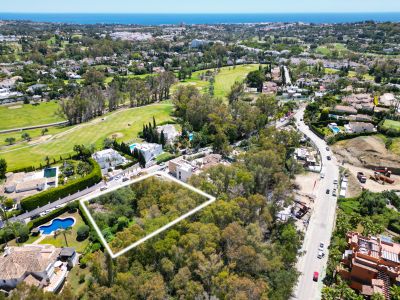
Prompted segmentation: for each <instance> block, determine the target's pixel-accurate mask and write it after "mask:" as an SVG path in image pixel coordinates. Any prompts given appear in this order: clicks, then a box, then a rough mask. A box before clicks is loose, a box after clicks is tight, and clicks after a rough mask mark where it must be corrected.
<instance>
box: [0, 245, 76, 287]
mask: <svg viewBox="0 0 400 300" xmlns="http://www.w3.org/2000/svg"><path fill="white" fill-rule="evenodd" d="M68 249H71V250H70V251H68V253H67V254H65V255H64V256H63V259H64V260H67V261H70V262H71V263H73V262H74V261H75V262H76V257H77V256H76V253H75V250H74V249H73V248H68ZM62 251H63V249H60V248H56V247H54V246H53V245H24V246H22V247H7V248H6V249H5V251H4V254H3V256H2V257H0V289H1V290H4V291H10V290H12V289H14V288H15V287H16V286H17V285H18V284H19V283H20V282H25V283H26V284H29V285H34V286H37V287H41V288H44V289H45V290H46V291H49V292H56V291H59V290H60V288H61V287H62V285H63V283H64V281H65V278H66V276H67V273H68V266H67V264H68V263H65V262H63V261H61V260H60V259H61V257H60V253H61V252H62ZM70 266H72V265H70Z"/></svg>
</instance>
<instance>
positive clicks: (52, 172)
mask: <svg viewBox="0 0 400 300" xmlns="http://www.w3.org/2000/svg"><path fill="white" fill-rule="evenodd" d="M43 175H44V177H46V178H51V177H56V175H57V169H56V168H46V169H44V174H43Z"/></svg>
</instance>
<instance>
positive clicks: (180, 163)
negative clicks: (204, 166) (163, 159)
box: [168, 157, 194, 182]
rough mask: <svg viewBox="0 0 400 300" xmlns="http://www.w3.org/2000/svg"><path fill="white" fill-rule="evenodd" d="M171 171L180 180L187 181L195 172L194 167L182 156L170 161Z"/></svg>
mask: <svg viewBox="0 0 400 300" xmlns="http://www.w3.org/2000/svg"><path fill="white" fill-rule="evenodd" d="M168 170H169V172H170V173H171V174H172V175H174V176H175V177H176V178H178V179H179V180H181V181H183V182H186V181H187V180H188V179H189V177H190V176H192V174H193V172H194V167H193V166H192V165H191V164H190V163H189V162H188V161H186V160H184V159H183V158H181V157H178V158H176V159H173V160H170V161H169V163H168Z"/></svg>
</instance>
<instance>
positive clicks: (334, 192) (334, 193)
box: [332, 189, 336, 197]
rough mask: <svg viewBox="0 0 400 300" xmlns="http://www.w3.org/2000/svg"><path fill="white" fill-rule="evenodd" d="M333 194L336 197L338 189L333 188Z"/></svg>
mask: <svg viewBox="0 0 400 300" xmlns="http://www.w3.org/2000/svg"><path fill="white" fill-rule="evenodd" d="M332 196H334V197H336V189H333V190H332Z"/></svg>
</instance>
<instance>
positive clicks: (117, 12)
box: [0, 10, 400, 15]
mask: <svg viewBox="0 0 400 300" xmlns="http://www.w3.org/2000/svg"><path fill="white" fill-rule="evenodd" d="M397 13H400V10H399V11H357V12H353V11H298V12H279V11H275V12H222V11H221V12H121V11H116V12H100V11H99V12H85V11H79V12H71V11H65V12H62V11H56V12H54V11H46V12H38V11H32V12H30V11H20V12H18V11H0V14H121V15H126V14H141V15H152V14H159V15H170V14H175V15H184V14H192V15H203V14H210V15H211V14H215V15H218V14H232V15H244V14H255V15H260V14H397Z"/></svg>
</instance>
